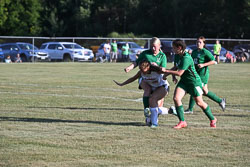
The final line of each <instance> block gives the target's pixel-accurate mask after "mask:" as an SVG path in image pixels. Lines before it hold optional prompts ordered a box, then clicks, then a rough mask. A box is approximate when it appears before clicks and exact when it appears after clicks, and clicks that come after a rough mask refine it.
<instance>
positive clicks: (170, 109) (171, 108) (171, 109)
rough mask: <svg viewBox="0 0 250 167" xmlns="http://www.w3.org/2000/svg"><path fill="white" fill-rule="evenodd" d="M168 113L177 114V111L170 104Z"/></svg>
mask: <svg viewBox="0 0 250 167" xmlns="http://www.w3.org/2000/svg"><path fill="white" fill-rule="evenodd" d="M168 113H169V114H173V115H175V116H177V112H176V109H175V107H174V106H171V107H170V108H169V110H168Z"/></svg>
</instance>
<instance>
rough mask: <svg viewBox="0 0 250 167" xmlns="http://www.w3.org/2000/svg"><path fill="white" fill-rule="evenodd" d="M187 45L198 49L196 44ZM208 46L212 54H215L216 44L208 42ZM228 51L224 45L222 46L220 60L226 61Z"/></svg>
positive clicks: (192, 48)
mask: <svg viewBox="0 0 250 167" xmlns="http://www.w3.org/2000/svg"><path fill="white" fill-rule="evenodd" d="M187 47H188V48H190V49H191V50H194V49H197V46H196V45H188V46H187ZM206 48H207V50H209V51H210V52H211V53H212V54H214V44H206ZM226 53H227V49H225V48H224V47H221V52H220V61H221V62H225V61H226Z"/></svg>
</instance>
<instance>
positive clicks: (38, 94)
mask: <svg viewBox="0 0 250 167" xmlns="http://www.w3.org/2000/svg"><path fill="white" fill-rule="evenodd" d="M0 94H13V95H37V96H55V97H77V98H93V99H101V98H102V99H112V100H123V101H130V102H139V103H141V102H142V98H138V99H126V98H120V97H110V96H86V95H68V94H51V93H40V92H32V93H31V92H0ZM164 104H165V105H167V106H172V105H173V104H170V103H166V102H164ZM184 106H185V107H187V105H184ZM210 108H212V110H213V109H218V108H219V107H211V106H210ZM226 110H227V111H228V110H229V111H246V112H250V110H245V109H237V108H226Z"/></svg>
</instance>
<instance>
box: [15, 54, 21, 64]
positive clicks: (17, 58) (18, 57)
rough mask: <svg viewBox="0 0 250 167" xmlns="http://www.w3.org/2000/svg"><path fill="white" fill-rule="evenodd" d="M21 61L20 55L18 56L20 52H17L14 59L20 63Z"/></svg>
mask: <svg viewBox="0 0 250 167" xmlns="http://www.w3.org/2000/svg"><path fill="white" fill-rule="evenodd" d="M22 62H23V61H22V59H21V57H20V54H19V53H17V55H16V59H15V63H22Z"/></svg>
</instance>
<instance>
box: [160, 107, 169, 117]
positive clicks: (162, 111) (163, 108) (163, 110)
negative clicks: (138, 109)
mask: <svg viewBox="0 0 250 167" xmlns="http://www.w3.org/2000/svg"><path fill="white" fill-rule="evenodd" d="M158 113H159V115H165V114H168V108H166V107H159V108H158Z"/></svg>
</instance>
